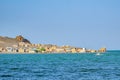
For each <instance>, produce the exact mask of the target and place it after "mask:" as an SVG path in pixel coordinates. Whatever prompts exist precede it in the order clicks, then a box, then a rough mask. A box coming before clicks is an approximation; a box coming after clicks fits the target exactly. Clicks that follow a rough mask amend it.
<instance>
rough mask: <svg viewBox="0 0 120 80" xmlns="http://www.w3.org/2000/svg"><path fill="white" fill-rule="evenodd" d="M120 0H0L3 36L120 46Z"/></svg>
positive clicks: (111, 48) (107, 46)
mask: <svg viewBox="0 0 120 80" xmlns="http://www.w3.org/2000/svg"><path fill="white" fill-rule="evenodd" d="M119 3H120V0H0V36H9V37H13V38H14V37H16V36H17V35H22V36H23V37H25V38H27V39H28V40H30V41H31V42H32V43H41V44H56V45H59V46H62V45H71V46H75V47H85V48H89V49H99V48H101V47H106V48H107V49H108V50H119V49H120V36H119V35H120V5H119Z"/></svg>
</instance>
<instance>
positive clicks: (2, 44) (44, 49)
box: [0, 35, 106, 53]
mask: <svg viewBox="0 0 120 80" xmlns="http://www.w3.org/2000/svg"><path fill="white" fill-rule="evenodd" d="M0 52H1V53H86V52H88V53H95V52H106V48H100V49H99V50H94V49H86V48H80V47H72V46H69V45H65V46H57V45H54V44H33V43H31V42H30V41H29V40H28V39H26V38H24V37H23V36H21V35H18V36H16V37H15V38H10V37H3V36H0Z"/></svg>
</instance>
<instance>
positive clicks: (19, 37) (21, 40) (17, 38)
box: [15, 35, 30, 43]
mask: <svg viewBox="0 0 120 80" xmlns="http://www.w3.org/2000/svg"><path fill="white" fill-rule="evenodd" d="M15 39H16V40H17V41H19V42H25V43H30V41H29V40H27V39H25V38H24V37H23V36H21V35H19V36H16V38H15Z"/></svg>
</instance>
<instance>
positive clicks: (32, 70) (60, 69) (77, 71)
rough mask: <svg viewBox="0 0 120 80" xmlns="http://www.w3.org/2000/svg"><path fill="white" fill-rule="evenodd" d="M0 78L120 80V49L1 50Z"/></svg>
mask: <svg viewBox="0 0 120 80" xmlns="http://www.w3.org/2000/svg"><path fill="white" fill-rule="evenodd" d="M0 80H120V51H109V52H106V53H104V54H101V55H96V54H95V53H94V54H90V53H84V54H0Z"/></svg>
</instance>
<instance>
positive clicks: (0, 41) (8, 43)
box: [0, 35, 30, 48]
mask: <svg viewBox="0 0 120 80" xmlns="http://www.w3.org/2000/svg"><path fill="white" fill-rule="evenodd" d="M19 42H25V43H30V41H29V40H27V39H25V38H24V37H23V36H21V35H19V36H16V38H10V37H3V36H0V47H3V48H4V47H12V46H13V45H18V43H19Z"/></svg>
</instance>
